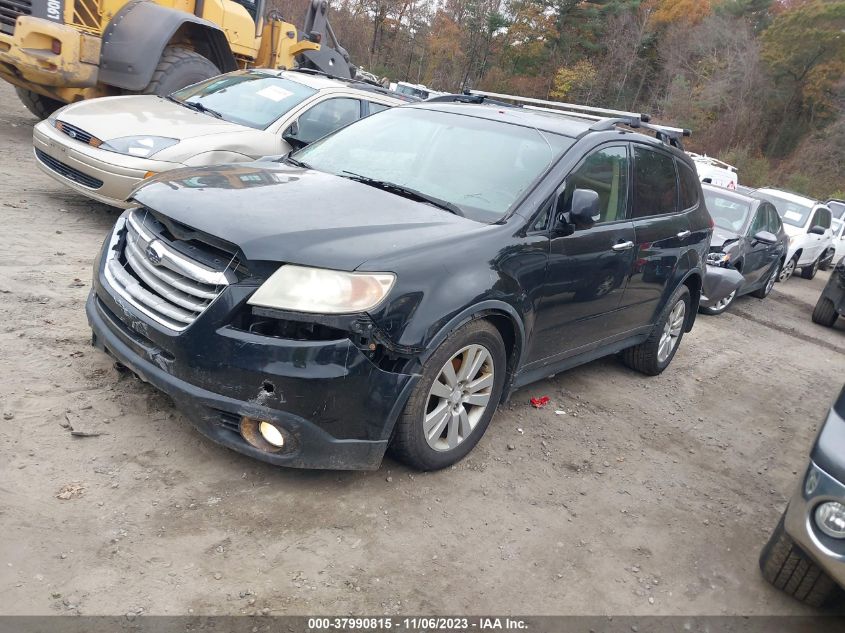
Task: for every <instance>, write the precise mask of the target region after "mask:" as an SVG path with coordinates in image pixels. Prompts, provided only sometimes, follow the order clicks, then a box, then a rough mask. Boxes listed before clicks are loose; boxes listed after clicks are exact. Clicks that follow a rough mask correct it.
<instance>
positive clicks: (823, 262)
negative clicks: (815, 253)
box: [819, 249, 836, 270]
mask: <svg viewBox="0 0 845 633" xmlns="http://www.w3.org/2000/svg"><path fill="white" fill-rule="evenodd" d="M835 255H836V251H835V250H833V249H828V250H827V251H826V252H824V253H822V256H821V257H820V258H819V270H828V269H829V268H831V267H832V266H833V257H834V256H835Z"/></svg>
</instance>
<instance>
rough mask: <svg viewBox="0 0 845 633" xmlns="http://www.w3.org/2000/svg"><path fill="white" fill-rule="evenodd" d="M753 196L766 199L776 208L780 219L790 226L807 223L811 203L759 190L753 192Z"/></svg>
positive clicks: (800, 225)
mask: <svg viewBox="0 0 845 633" xmlns="http://www.w3.org/2000/svg"><path fill="white" fill-rule="evenodd" d="M754 197H755V198H760V199H761V200H767V201H768V202H771V203H772V204H773V205H775V209H777V210H778V215H779V216H780V219H781V220H783V221H784V223H785V224H791V225H792V226H798V227H803V226H804V225H805V224H806V223H807V218H809V217H810V213H811V212H812V210H813V205H811V204H802V203H800V202H797V201H795V200H789V199H787V198H782V197H781V196H775V195H773V194H770V193H763V192H762V191H759V190H758V191H755V192H754Z"/></svg>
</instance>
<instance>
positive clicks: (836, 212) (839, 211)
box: [827, 200, 845, 220]
mask: <svg viewBox="0 0 845 633" xmlns="http://www.w3.org/2000/svg"><path fill="white" fill-rule="evenodd" d="M827 208H828V209H830V212H831V214H832V215H833V217H834V218H836V219H837V220H845V202H837V201H835V200H828V201H827Z"/></svg>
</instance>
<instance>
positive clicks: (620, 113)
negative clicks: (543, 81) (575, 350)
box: [467, 90, 651, 123]
mask: <svg viewBox="0 0 845 633" xmlns="http://www.w3.org/2000/svg"><path fill="white" fill-rule="evenodd" d="M467 94H470V95H476V96H479V97H493V98H494V99H505V100H507V101H514V102H516V103H527V104H531V105H539V106H546V107H550V108H555V109H563V110H568V111H580V112H586V113H590V114H601V115H604V116H612V117H622V118H631V119H639V120H640V121H642V122H643V123H647V122H648V121H649V120H650V118H651V117H649V115H648V114H644V113H639V112H625V111H624V110H611V109H609V108H596V107H593V106H585V105H579V104H577V103H564V102H562V101H547V100H545V99H534V98H532V97H519V96H516V95H506V94H500V93H498V92H485V91H483V90H468V91H467Z"/></svg>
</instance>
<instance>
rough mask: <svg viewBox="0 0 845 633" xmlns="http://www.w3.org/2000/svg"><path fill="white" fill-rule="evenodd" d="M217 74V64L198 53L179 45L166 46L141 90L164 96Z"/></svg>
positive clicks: (145, 92)
mask: <svg viewBox="0 0 845 633" xmlns="http://www.w3.org/2000/svg"><path fill="white" fill-rule="evenodd" d="M219 74H220V70H219V69H218V68H217V66H215V65H214V64H212V63H211V62H210V61H208V60H207V59H206V58H205V57H203V56H202V55H200V54H199V53H195V52H194V51H192V50H188V49H187V48H182V47H181V46H168V47H167V48H165V49H164V51H163V52H162V54H161V59H160V60H159V61H158V66H156V69H155V72H153V77H152V79H150V83H149V84H148V85H147V87H146V88H144V90H143V91H142V92H143V93H144V94H148V95H159V96H160V97H164V96H167V95H169V94H170V93H171V92H175V91H177V90H179V89H180V88H184V87H185V86H190V85H191V84H195V83H198V82H200V81H204V80H206V79H210V78H211V77H214V76H216V75H219Z"/></svg>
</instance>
